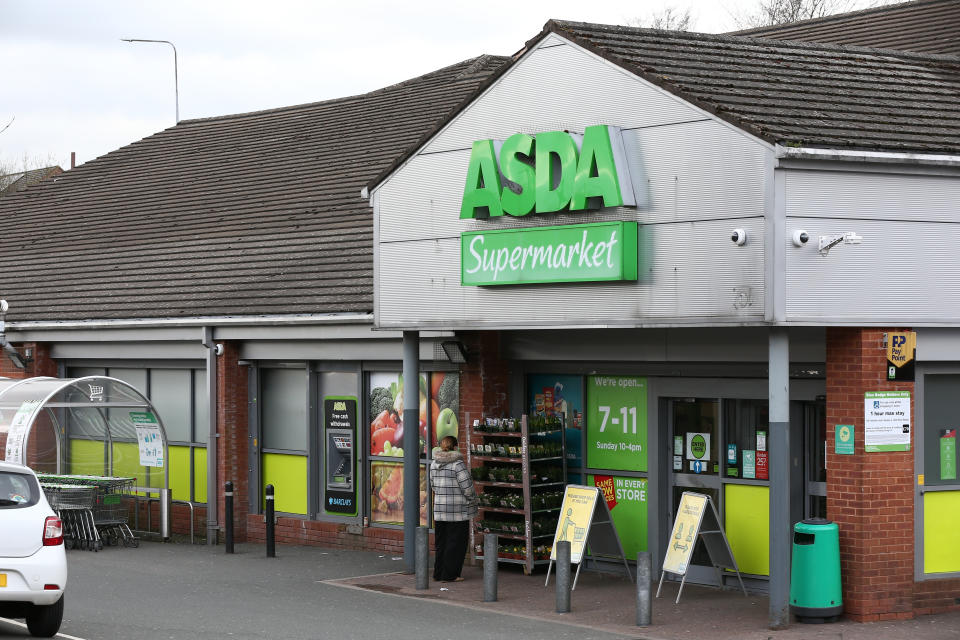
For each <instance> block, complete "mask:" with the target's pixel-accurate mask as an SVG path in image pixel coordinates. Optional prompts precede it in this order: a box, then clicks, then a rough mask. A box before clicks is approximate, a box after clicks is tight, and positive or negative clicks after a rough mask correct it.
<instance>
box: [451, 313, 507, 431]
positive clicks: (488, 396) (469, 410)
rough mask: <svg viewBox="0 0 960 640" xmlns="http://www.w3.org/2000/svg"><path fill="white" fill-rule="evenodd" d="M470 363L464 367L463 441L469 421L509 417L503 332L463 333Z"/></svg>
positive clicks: (461, 374) (461, 385)
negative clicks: (501, 335) (502, 351)
mask: <svg viewBox="0 0 960 640" xmlns="http://www.w3.org/2000/svg"><path fill="white" fill-rule="evenodd" d="M461 337H462V338H463V341H464V344H465V345H466V347H467V362H466V364H463V365H461V366H460V412H461V417H462V421H461V423H460V427H461V434H460V438H461V440H464V441H465V439H466V431H465V426H466V424H467V421H470V423H472V422H473V420H474V419H476V418H481V417H486V416H493V417H500V416H506V415H509V412H510V393H509V391H510V375H509V374H510V372H509V369H508V368H507V363H506V361H505V360H503V358H502V357H501V355H500V333H499V332H496V331H473V332H469V333H465V334H461Z"/></svg>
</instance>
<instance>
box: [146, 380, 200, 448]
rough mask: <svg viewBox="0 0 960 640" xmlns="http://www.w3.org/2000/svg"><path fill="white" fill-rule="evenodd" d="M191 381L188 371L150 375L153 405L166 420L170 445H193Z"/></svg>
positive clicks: (164, 426)
mask: <svg viewBox="0 0 960 640" xmlns="http://www.w3.org/2000/svg"><path fill="white" fill-rule="evenodd" d="M190 385H191V381H190V370H189V369H154V370H152V371H151V372H150V402H152V403H153V406H154V407H155V408H156V410H157V412H158V413H159V414H160V417H161V419H162V420H163V428H164V429H165V430H166V432H167V440H168V441H169V442H190V441H191V439H192V438H191V433H190V431H191V426H192V424H191V406H190V405H191V396H192V389H191V386H190Z"/></svg>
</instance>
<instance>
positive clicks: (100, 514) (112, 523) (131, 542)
mask: <svg viewBox="0 0 960 640" xmlns="http://www.w3.org/2000/svg"><path fill="white" fill-rule="evenodd" d="M38 477H39V478H40V482H41V484H48V485H54V484H66V485H72V486H81V487H83V488H85V489H88V490H90V491H92V499H91V502H90V504H89V506H88V507H87V510H88V511H89V514H87V513H84V514H83V515H82V516H78V519H80V520H82V526H81V527H80V528H79V530H80V531H82V532H83V533H84V536H85V537H84V538H82V539H81V540H82V541H83V542H82V544H81V545H79V546H80V548H92V549H93V550H99V549H102V548H103V545H104V544H110V545H118V544H121V543H122V544H123V546H125V547H138V546H140V540H139V539H138V538H137V537H136V536H134V535H133V531H132V530H131V529H130V526H129V525H128V524H127V521H128V514H127V502H128V500H127V498H132V496H133V485H134V481H135V480H136V478H111V477H106V476H81V475H53V474H38ZM62 519H63V518H61V520H62ZM91 530H92V531H91ZM91 540H92V542H90V541H91Z"/></svg>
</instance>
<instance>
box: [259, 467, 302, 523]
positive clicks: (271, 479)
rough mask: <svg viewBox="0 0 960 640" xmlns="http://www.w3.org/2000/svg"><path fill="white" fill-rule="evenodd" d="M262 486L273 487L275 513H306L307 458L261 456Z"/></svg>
mask: <svg viewBox="0 0 960 640" xmlns="http://www.w3.org/2000/svg"><path fill="white" fill-rule="evenodd" d="M262 460H263V486H264V487H266V486H267V485H268V484H272V485H273V492H274V504H273V508H274V510H275V511H284V512H286V513H300V514H304V515H306V513H307V457H306V456H297V455H289V454H285V453H265V454H263V458H262Z"/></svg>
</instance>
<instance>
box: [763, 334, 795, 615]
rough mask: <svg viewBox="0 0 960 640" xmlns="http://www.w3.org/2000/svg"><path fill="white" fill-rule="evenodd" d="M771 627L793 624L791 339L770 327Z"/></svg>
mask: <svg viewBox="0 0 960 640" xmlns="http://www.w3.org/2000/svg"><path fill="white" fill-rule="evenodd" d="M769 353H770V355H769V360H770V373H769V385H770V386H769V394H770V447H769V450H770V452H769V454H768V455H769V460H768V465H769V468H770V628H771V629H784V628H786V627H787V626H788V625H789V624H790V549H791V540H792V538H793V536H792V535H791V531H790V339H789V336H788V334H787V329H786V327H771V328H770V352H769Z"/></svg>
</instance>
